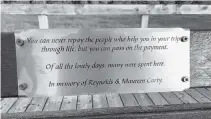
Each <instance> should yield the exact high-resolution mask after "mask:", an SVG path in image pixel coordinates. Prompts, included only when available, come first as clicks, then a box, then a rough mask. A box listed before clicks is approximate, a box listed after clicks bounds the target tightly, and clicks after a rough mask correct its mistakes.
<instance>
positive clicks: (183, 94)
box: [173, 91, 198, 103]
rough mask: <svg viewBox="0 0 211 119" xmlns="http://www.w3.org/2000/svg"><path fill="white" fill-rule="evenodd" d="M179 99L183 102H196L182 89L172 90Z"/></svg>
mask: <svg viewBox="0 0 211 119" xmlns="http://www.w3.org/2000/svg"><path fill="white" fill-rule="evenodd" d="M173 93H174V94H175V95H176V96H177V97H178V98H179V99H180V100H182V101H183V102H184V103H198V102H197V101H196V100H195V99H193V98H192V97H191V96H190V95H188V94H187V93H186V92H184V91H178V92H173Z"/></svg>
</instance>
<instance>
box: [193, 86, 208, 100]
mask: <svg viewBox="0 0 211 119" xmlns="http://www.w3.org/2000/svg"><path fill="white" fill-rule="evenodd" d="M195 89H196V90H197V91H198V92H200V93H201V94H203V95H204V96H205V97H207V98H209V99H210V100H211V91H208V90H207V89H205V88H195Z"/></svg>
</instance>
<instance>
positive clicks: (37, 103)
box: [26, 97, 48, 112]
mask: <svg viewBox="0 0 211 119" xmlns="http://www.w3.org/2000/svg"><path fill="white" fill-rule="evenodd" d="M47 99H48V98H47V97H35V98H33V100H32V102H31V103H30V104H29V107H28V108H27V110H26V112H36V111H42V110H43V108H44V106H45V103H46V101H47Z"/></svg>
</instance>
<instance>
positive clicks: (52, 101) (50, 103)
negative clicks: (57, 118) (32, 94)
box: [43, 96, 63, 111]
mask: <svg viewBox="0 0 211 119" xmlns="http://www.w3.org/2000/svg"><path fill="white" fill-rule="evenodd" d="M62 100H63V97H61V96H60V97H49V98H48V100H47V102H46V104H45V107H44V109H43V111H58V110H59V109H60V107H61V103H62Z"/></svg>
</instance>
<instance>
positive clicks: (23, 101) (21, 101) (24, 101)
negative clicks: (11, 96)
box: [8, 98, 32, 113]
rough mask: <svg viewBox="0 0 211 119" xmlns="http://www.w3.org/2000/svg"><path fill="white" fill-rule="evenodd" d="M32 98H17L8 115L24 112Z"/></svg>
mask: <svg viewBox="0 0 211 119" xmlns="http://www.w3.org/2000/svg"><path fill="white" fill-rule="evenodd" d="M31 101H32V98H18V100H17V101H16V102H15V104H14V105H13V106H12V107H11V109H10V110H9V112H8V113H18V112H25V111H26V109H27V108H28V106H29V105H30V103H31Z"/></svg>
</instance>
